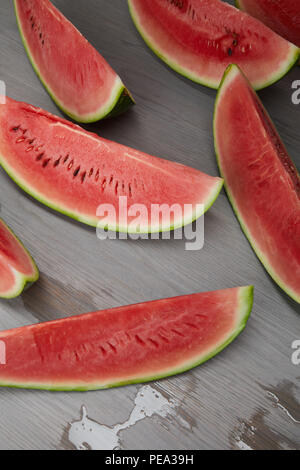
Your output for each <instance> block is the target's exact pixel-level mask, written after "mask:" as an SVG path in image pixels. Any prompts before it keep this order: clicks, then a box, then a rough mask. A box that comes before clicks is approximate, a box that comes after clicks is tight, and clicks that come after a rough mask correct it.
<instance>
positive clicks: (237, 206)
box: [214, 65, 300, 302]
mask: <svg viewBox="0 0 300 470" xmlns="http://www.w3.org/2000/svg"><path fill="white" fill-rule="evenodd" d="M214 135H215V148H216V154H217V158H218V163H219V167H220V170H221V174H222V175H223V177H224V180H225V186H226V190H227V193H228V196H229V199H230V201H231V203H232V206H233V208H234V210H235V212H236V214H237V217H238V219H239V221H240V223H241V226H242V228H243V230H244V232H245V234H246V236H247V237H248V239H249V241H250V243H251V245H252V247H253V249H254V251H255V252H256V254H257V256H258V257H259V259H260V260H261V262H262V263H263V265H264V266H265V268H266V270H267V271H268V272H269V274H270V275H271V276H272V278H273V279H274V281H275V282H277V284H278V285H279V286H280V287H281V288H282V289H283V290H284V291H285V292H286V293H287V294H289V295H290V296H291V297H292V298H293V299H294V300H295V301H296V302H300V177H299V174H298V172H297V169H296V167H295V165H294V164H293V162H292V161H291V159H290V157H289V156H288V154H287V151H286V149H285V147H284V145H283V143H282V141H281V139H280V137H279V135H278V133H277V131H276V129H275V127H274V125H273V123H272V121H271V119H270V117H269V116H268V114H267V112H266V110H265V109H264V107H263V105H262V103H261V101H260V100H259V98H258V96H257V95H256V94H255V92H254V91H253V89H252V87H251V85H250V83H249V82H248V80H247V79H246V77H245V76H244V75H243V74H242V73H241V71H240V69H239V68H238V67H237V66H236V65H231V66H230V67H229V68H228V69H227V71H226V73H225V75H224V78H223V81H222V84H221V87H220V90H219V92H218V97H217V101H216V109H215V117H214Z"/></svg>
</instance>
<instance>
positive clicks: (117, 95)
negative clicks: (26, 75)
mask: <svg viewBox="0 0 300 470" xmlns="http://www.w3.org/2000/svg"><path fill="white" fill-rule="evenodd" d="M13 3H14V8H15V15H16V20H17V25H18V29H19V33H20V36H21V40H22V43H23V46H24V49H25V51H26V54H27V56H28V59H29V61H30V63H31V65H32V68H33V70H34V71H35V73H36V75H37V76H38V78H39V80H40V82H41V83H42V85H43V86H44V88H45V89H46V91H47V92H48V94H49V96H50V97H51V99H52V100H53V101H54V103H55V104H56V106H58V108H59V109H61V111H62V112H63V113H64V114H66V115H67V116H69V118H71V119H73V121H76V122H79V123H81V124H91V123H94V122H98V121H100V120H102V119H106V118H108V117H114V116H118V115H120V114H122V113H124V112H125V111H127V109H128V108H129V107H130V106H132V105H134V104H135V101H134V99H133V97H132V95H131V94H130V92H129V91H128V90H127V88H126V87H125V85H124V84H123V82H122V80H121V79H120V77H119V76H118V75H117V82H119V83H117V86H115V87H114V89H113V90H112V92H111V100H110V102H109V103H108V104H107V105H106V106H105V107H104V108H103V107H101V108H100V109H99V110H98V111H97V112H96V113H93V114H91V115H88V116H85V117H84V116H77V115H75V114H73V113H72V112H70V111H68V110H67V109H66V108H65V107H64V105H63V104H62V103H61V102H60V101H59V100H58V99H57V98H56V96H55V94H54V93H53V92H52V91H51V90H50V88H49V87H48V85H47V84H46V81H45V80H44V79H43V78H42V76H41V74H40V72H39V68H38V66H37V65H36V63H35V61H34V59H33V57H32V55H31V53H30V49H29V46H28V44H27V41H26V39H25V37H24V34H23V30H22V26H21V23H20V20H19V15H18V11H17V5H16V0H13ZM115 108H116V112H114V110H115Z"/></svg>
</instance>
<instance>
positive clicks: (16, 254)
mask: <svg viewBox="0 0 300 470" xmlns="http://www.w3.org/2000/svg"><path fill="white" fill-rule="evenodd" d="M38 277H39V272H38V269H37V267H36V264H35V262H34V261H33V259H32V257H31V256H30V254H29V253H28V251H27V250H26V248H25V247H24V246H23V245H22V243H21V242H20V240H19V239H18V238H17V237H16V236H15V235H14V234H13V232H12V231H11V230H10V229H9V228H8V226H7V225H6V224H5V223H4V222H3V221H2V220H1V219H0V297H1V298H7V299H10V298H14V297H17V296H19V295H20V294H21V293H22V292H23V290H24V289H25V287H27V286H28V284H31V283H33V282H35V281H37V279H38Z"/></svg>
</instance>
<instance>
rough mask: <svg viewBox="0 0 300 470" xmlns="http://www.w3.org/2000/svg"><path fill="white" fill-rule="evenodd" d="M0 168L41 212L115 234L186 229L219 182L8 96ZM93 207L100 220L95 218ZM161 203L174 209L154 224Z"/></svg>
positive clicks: (0, 124) (0, 119)
mask: <svg viewBox="0 0 300 470" xmlns="http://www.w3.org/2000/svg"><path fill="white" fill-rule="evenodd" d="M0 102H1V100H0ZM0 164H1V165H2V166H3V168H4V169H5V170H6V171H7V173H8V174H9V175H10V176H11V177H12V179H13V180H14V181H15V182H16V183H17V184H18V185H19V186H21V187H22V188H23V189H24V190H25V191H26V192H27V193H29V194H30V195H32V196H33V197H35V198H36V199H38V200H39V201H41V202H42V203H44V204H46V205H47V206H49V207H51V208H53V209H55V210H57V211H59V212H62V213H64V214H66V215H68V216H70V217H73V218H74V219H76V220H79V221H80V222H83V223H85V224H88V225H91V226H98V227H103V228H107V229H109V230H113V231H121V232H134V233H136V232H139V233H149V232H159V231H167V230H171V229H174V228H179V227H182V226H183V225H186V224H189V223H191V222H192V221H193V220H195V219H197V218H198V217H200V216H201V215H203V212H205V211H206V210H207V209H209V207H210V206H211V205H212V204H213V202H214V201H215V199H216V198H217V196H218V194H219V192H220V190H221V188H222V185H223V180H222V179H220V178H214V177H212V176H208V175H206V174H204V173H201V172H200V171H197V170H194V169H192V168H188V167H185V166H183V165H179V164H177V163H172V162H170V161H166V160H162V159H159V158H156V157H151V156H150V155H146V154H144V153H142V152H139V151H137V150H133V149H130V148H128V147H125V146H122V145H119V144H117V143H114V142H109V141H107V140H105V139H102V138H100V137H98V136H97V135H96V134H92V133H89V132H86V131H85V130H83V129H81V128H80V127H78V126H76V125H75V124H72V123H70V122H68V121H66V120H64V119H60V118H58V117H56V116H53V115H52V114H50V113H48V112H46V111H43V110H41V109H38V108H35V107H34V106H30V105H28V104H25V103H19V102H16V101H14V100H12V99H10V98H7V99H6V104H2V105H1V104H0ZM100 204H101V205H102V206H101V207H102V208H103V209H105V213H106V211H108V214H107V216H106V214H104V212H103V213H98V215H97V211H98V207H99V205H100ZM107 205H109V207H108V208H106V206H107ZM139 205H142V208H141V209H140V208H139ZM163 205H165V206H168V207H171V206H173V205H175V206H176V207H177V208H179V209H180V210H174V212H173V211H171V212H170V217H165V216H164V215H163V213H162V212H161V213H160V214H159V218H158V217H157V218H155V217H154V216H153V208H154V207H155V206H163ZM185 205H186V207H184V206H185ZM112 209H113V210H112ZM137 218H138V219H139V220H138V222H139V223H138V224H134V221H135V220H136V219H137ZM133 224H134V225H133Z"/></svg>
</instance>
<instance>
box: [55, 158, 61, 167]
mask: <svg viewBox="0 0 300 470" xmlns="http://www.w3.org/2000/svg"><path fill="white" fill-rule="evenodd" d="M60 160H61V157H59V158H58V159H57V160H55V162H54V164H53V166H54V168H56V167H57V166H58V165H59V164H60Z"/></svg>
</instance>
